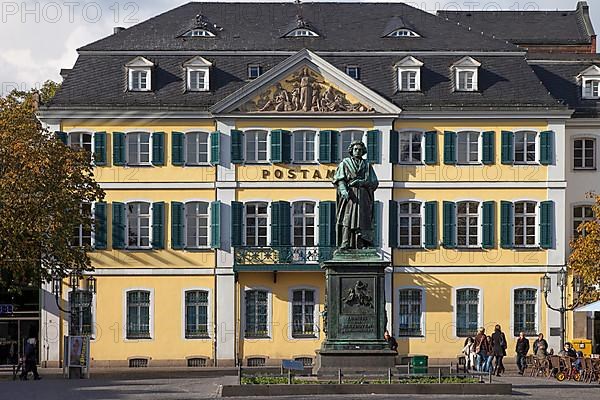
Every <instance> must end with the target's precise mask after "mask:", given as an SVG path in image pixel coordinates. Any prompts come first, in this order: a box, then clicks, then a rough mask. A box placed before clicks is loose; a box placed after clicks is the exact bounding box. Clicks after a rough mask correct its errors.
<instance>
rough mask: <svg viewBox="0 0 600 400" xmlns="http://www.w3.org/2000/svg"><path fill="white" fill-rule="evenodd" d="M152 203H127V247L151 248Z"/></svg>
mask: <svg viewBox="0 0 600 400" xmlns="http://www.w3.org/2000/svg"><path fill="white" fill-rule="evenodd" d="M150 220H151V214H150V203H145V202H133V203H128V204H127V247H128V248H150Z"/></svg>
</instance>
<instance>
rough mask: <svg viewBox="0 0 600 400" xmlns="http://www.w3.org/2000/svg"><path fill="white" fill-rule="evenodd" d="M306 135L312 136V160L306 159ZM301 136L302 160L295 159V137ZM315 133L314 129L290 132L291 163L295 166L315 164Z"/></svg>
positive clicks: (316, 148)
mask: <svg viewBox="0 0 600 400" xmlns="http://www.w3.org/2000/svg"><path fill="white" fill-rule="evenodd" d="M307 134H311V135H312V136H313V157H312V159H311V158H309V157H307V140H306V136H307ZM297 136H302V153H303V154H302V159H297V158H296V137H297ZM317 136H318V135H317V131H315V130H314V129H297V130H295V131H293V132H292V138H291V141H292V143H291V147H292V149H291V150H292V162H293V163H295V164H315V163H316V162H317V156H318V154H317V152H318V143H317Z"/></svg>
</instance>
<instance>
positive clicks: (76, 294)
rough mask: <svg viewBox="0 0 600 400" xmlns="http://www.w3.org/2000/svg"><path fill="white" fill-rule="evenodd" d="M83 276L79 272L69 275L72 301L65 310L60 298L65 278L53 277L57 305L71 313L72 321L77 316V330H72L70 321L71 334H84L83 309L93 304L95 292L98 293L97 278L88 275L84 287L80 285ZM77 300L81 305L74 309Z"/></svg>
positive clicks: (61, 309)
mask: <svg viewBox="0 0 600 400" xmlns="http://www.w3.org/2000/svg"><path fill="white" fill-rule="evenodd" d="M82 278H83V277H82V276H81V275H78V274H71V275H69V287H71V289H72V291H71V301H69V309H68V310H65V309H64V308H62V307H61V305H60V298H61V297H62V285H63V278H62V277H60V276H55V277H54V278H52V293H53V294H54V299H55V300H56V307H58V309H59V310H60V311H62V312H64V313H66V314H69V315H70V319H71V320H70V321H69V322H71V321H72V320H73V319H74V318H77V321H78V324H77V332H71V328H72V326H71V323H69V335H77V336H83V334H84V332H83V324H82V323H81V321H82V317H83V316H82V314H83V310H86V309H88V308H90V307H91V306H92V300H93V298H94V294H95V293H96V278H94V277H93V276H91V275H90V276H88V277H87V278H86V279H85V281H86V288H85V289H82V288H81V287H80V281H81V279H82ZM74 300H77V301H78V302H79V305H80V307H77V309H76V310H74V309H73V304H72V301H74Z"/></svg>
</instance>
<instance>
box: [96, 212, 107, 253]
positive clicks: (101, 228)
mask: <svg viewBox="0 0 600 400" xmlns="http://www.w3.org/2000/svg"><path fill="white" fill-rule="evenodd" d="M106 236H107V221H106V203H96V204H95V205H94V247H95V248H96V250H106V247H107V246H106V245H107V243H106Z"/></svg>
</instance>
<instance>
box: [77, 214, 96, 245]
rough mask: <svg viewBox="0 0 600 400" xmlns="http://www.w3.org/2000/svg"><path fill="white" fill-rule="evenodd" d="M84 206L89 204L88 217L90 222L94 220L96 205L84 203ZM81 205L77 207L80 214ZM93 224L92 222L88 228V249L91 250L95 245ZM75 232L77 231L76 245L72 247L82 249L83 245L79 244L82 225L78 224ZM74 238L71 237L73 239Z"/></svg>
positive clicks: (81, 237)
mask: <svg viewBox="0 0 600 400" xmlns="http://www.w3.org/2000/svg"><path fill="white" fill-rule="evenodd" d="M85 204H89V205H90V217H91V218H92V220H95V210H96V203H95V202H94V203H85ZM82 207H83V204H81V205H80V206H79V212H80V213H81V212H82V211H83V210H82ZM94 226H95V225H94V223H93V222H92V226H91V227H90V247H91V248H92V249H93V248H94V245H95V244H96V240H95V232H94ZM77 230H78V231H79V233H78V236H77V241H78V243H77V244H76V245H73V246H74V247H83V245H82V244H81V242H82V239H83V225H82V224H79V225H78V226H77ZM74 238H75V237H74V236H73V239H74Z"/></svg>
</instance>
